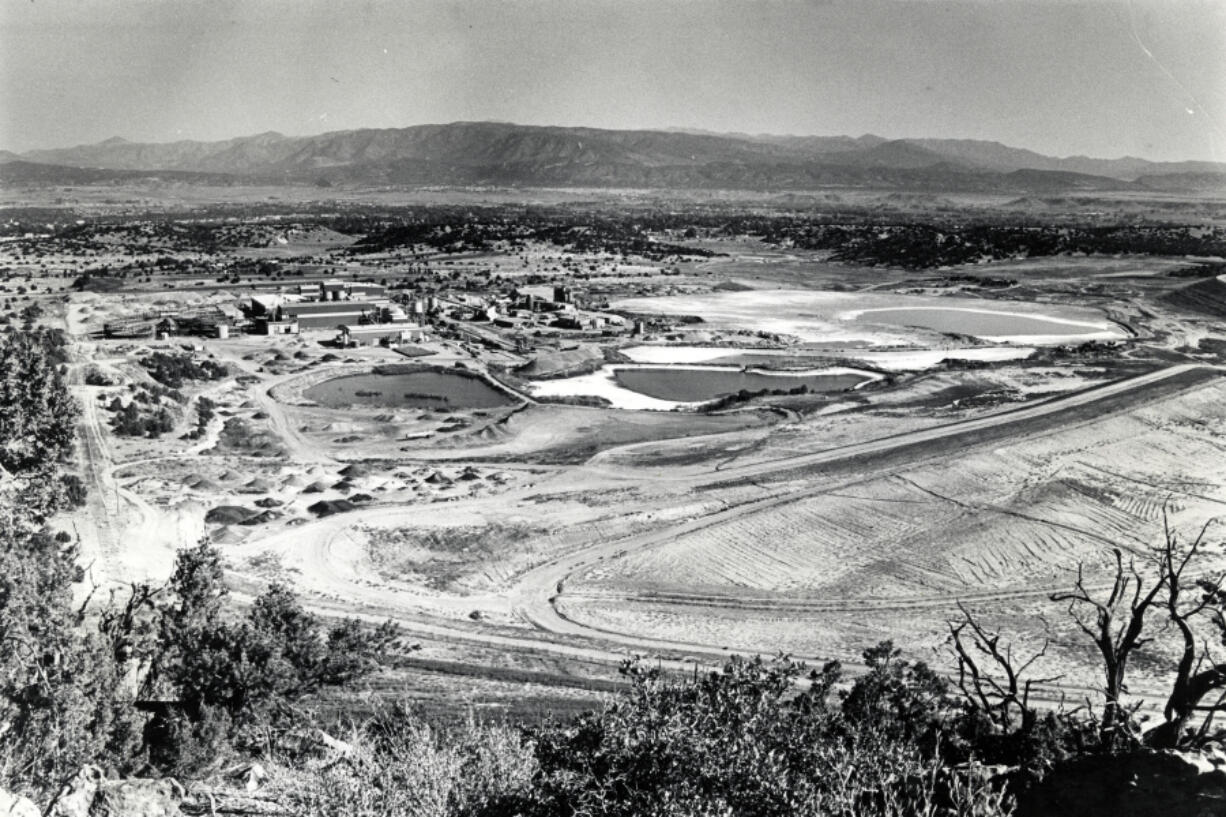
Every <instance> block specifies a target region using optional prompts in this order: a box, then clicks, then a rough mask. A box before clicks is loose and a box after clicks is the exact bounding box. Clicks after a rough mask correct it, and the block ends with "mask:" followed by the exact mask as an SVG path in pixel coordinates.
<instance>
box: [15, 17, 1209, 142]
mask: <svg viewBox="0 0 1226 817" xmlns="http://www.w3.org/2000/svg"><path fill="white" fill-rule="evenodd" d="M487 119H494V120H504V121H512V122H520V123H524V124H556V125H590V126H595V127H607V128H668V127H686V128H704V129H709V130H715V131H744V132H754V133H762V132H769V133H796V134H821V135H832V134H850V135H859V134H863V133H876V134H879V135H882V136H887V137H899V136H947V137H968V138H977V139H995V140H999V141H1002V142H1006V143H1008V144H1012V145H1015V146H1019V147H1028V148H1031V149H1034V150H1038V151H1041V152H1043V153H1049V154H1058V155H1069V154H1076V153H1082V154H1088V155H1093V156H1103V157H1114V156H1120V155H1124V154H1132V155H1139V156H1145V157H1148V158H1154V159H1184V158H1200V159H1217V160H1226V0H1132V1H1131V2H1129V0H1110V1H1107V0H1103V2H1076V1H1075V0H1025V1H1023V0H962V1H961V2H945V0H909V1H908V2H901V1H899V2H894V1H888V0H845V1H844V0H803V1H802V0H488V2H487V1H486V0H457V1H456V2H450V1H449V0H399V1H398V2H390V1H389V2H383V1H382V0H378V1H376V0H326V1H321V0H284V2H282V0H207V1H204V2H198V1H197V0H162V1H161V2H155V1H154V0H0V148H7V149H10V150H27V149H30V148H34V147H58V146H65V145H72V144H78V143H83V142H94V141H99V140H101V139H105V138H108V137H111V136H116V135H118V136H123V137H124V138H127V139H132V140H136V141H172V140H176V139H208V140H212V139H223V138H228V137H232V136H241V135H248V134H253V133H258V132H262V131H267V130H277V131H280V132H282V133H286V134H292V135H298V134H313V133H321V132H324V131H329V130H345V129H351V128H360V127H402V126H406V125H414V124H422V123H437V122H451V121H456V120H487Z"/></svg>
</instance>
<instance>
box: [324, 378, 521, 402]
mask: <svg viewBox="0 0 1226 817" xmlns="http://www.w3.org/2000/svg"><path fill="white" fill-rule="evenodd" d="M303 396H305V397H306V398H307V399H308V400H313V401H315V402H316V403H319V404H320V405H323V406H328V407H329V408H344V407H346V406H354V405H360V406H381V407H385V408H494V407H496V406H505V405H509V404H510V403H511V402H513V401H512V400H511V398H510V397H509V396H508V395H506V394H504V393H502V392H501V391H499V390H498V389H495V388H493V387H492V386H490V385H489V384H488V383H486V382H485V381H484V380H481V379H479V378H476V377H465V376H464V375H460V374H453V373H451V372H428V371H426V372H409V373H407V374H355V375H348V376H346V377H335V378H333V379H331V380H325V381H324V382H322V383H317V384H315V385H314V386H311V387H310V388H309V389H307V390H306V391H305V392H303Z"/></svg>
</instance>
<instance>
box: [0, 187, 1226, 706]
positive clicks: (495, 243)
mask: <svg viewBox="0 0 1226 817" xmlns="http://www.w3.org/2000/svg"><path fill="white" fill-rule="evenodd" d="M55 192H56V193H57V195H55V196H54V197H52V198H50V199H47V200H43V201H40V202H35V203H34V204H31V203H30V202H27V203H25V204H18V203H16V202H15V201H14V200H13V199H14V197H15V195H16V194H15V193H14V192H13V191H8V192H7V193H6V198H5V199H3V201H4V202H5V209H6V216H5V222H6V223H7V224H8V227H7V228H6V229H7V230H8V234H7V236H6V240H5V241H4V242H2V243H0V268H3V272H4V276H3V277H4V281H5V283H4V288H3V289H2V290H0V297H3V298H5V299H7V303H8V306H9V308H10V320H12V321H16V322H21V321H28V322H31V323H35V324H41V325H46V326H49V327H53V328H58V329H61V330H63V331H64V332H65V333H66V334H67V336H68V337H69V339H70V341H71V343H70V349H71V359H70V360H69V361H68V363H67V369H66V371H67V375H68V381H69V383H70V385H71V388H72V390H73V393H74V395H75V397H76V399H77V400H78V402H79V403H80V404H81V406H82V412H81V416H80V422H79V428H78V432H79V445H78V453H77V462H78V465H79V468H80V471H81V474H82V479H83V480H84V481H85V483H86V487H87V488H88V498H87V501H86V505H85V507H83V508H82V509H80V510H79V511H78V512H76V513H75V514H73V515H72V516H68V517H64V518H62V519H60V520H57V523H56V524H57V526H59V527H60V528H61V529H63V530H65V531H69V532H72V533H73V534H74V535H75V536H77V537H79V540H80V543H81V550H82V554H83V557H84V558H85V560H86V562H87V563H88V564H89V565H90V577H91V579H92V581H93V582H94V583H95V584H96V585H97V586H98V587H99V588H100V590H107V589H110V588H115V587H121V586H125V585H126V584H127V583H128V582H131V581H137V580H148V581H154V582H158V581H163V580H164V579H165V578H166V576H167V575H168V573H169V570H170V566H171V564H172V562H173V558H174V553H175V551H176V550H177V549H178V548H182V547H185V546H188V545H190V544H192V543H194V542H195V541H197V540H198V539H199V538H200V537H202V536H208V537H209V538H210V539H211V540H212V541H213V542H215V543H217V544H218V545H219V546H220V547H221V549H222V552H223V553H224V555H225V559H226V570H227V577H228V581H229V582H230V584H231V586H232V588H233V590H234V595H235V597H236V598H237V599H239V600H240V601H242V600H244V599H249V598H251V597H252V596H253V595H255V594H256V593H258V592H259V590H260V589H261V588H262V587H263V586H265V585H266V584H267V583H268V582H273V581H276V582H282V583H285V584H287V585H288V586H290V587H291V588H292V589H294V590H295V591H296V592H297V593H299V594H300V596H301V598H302V599H303V600H304V602H305V603H306V604H307V605H308V606H310V607H311V608H312V609H314V610H316V611H319V612H321V613H325V614H328V615H352V614H356V615H358V616H360V617H362V618H364V619H366V620H369V621H377V620H381V619H386V618H392V619H394V620H395V621H397V622H398V623H399V624H400V625H401V626H402V628H403V630H404V632H405V633H406V635H407V637H408V638H409V639H410V640H411V641H412V642H413V644H414V645H415V646H416V647H417V648H418V649H416V650H415V651H413V652H411V653H406V654H405V655H404V656H400V657H397V658H396V660H395V661H393V662H391V663H390V664H389V667H388V668H386V669H385V670H384V672H383V674H382V675H380V676H379V678H378V679H377V681H376V682H375V684H374V686H373V689H374V690H375V692H376V694H379V695H387V696H389V697H400V698H404V699H420V700H429V701H430V702H431V703H430V706H431V707H434V708H441V709H447V708H448V707H449V706H450V707H452V708H453V709H454V711H455V712H461V711H463V710H464V709H465V708H466V707H468V708H471V707H478V708H482V709H483V711H485V710H488V711H491V712H495V713H497V712H502V713H509V712H515V713H520V714H522V713H523V712H524V711H525V709H533V710H534V711H535V712H537V713H538V714H539V715H541V716H544V715H548V714H549V713H557V712H566V711H571V710H573V709H575V708H577V707H578V706H579V705H580V704H582V703H584V702H590V701H591V700H592V699H594V698H598V697H600V696H601V695H604V694H606V693H607V692H608V691H609V690H612V689H615V688H617V686H618V684H619V683H620V681H619V677H618V673H617V667H618V665H619V663H620V661H621V660H622V659H623V658H624V657H626V656H628V655H631V654H646V655H652V656H656V657H658V658H660V660H661V661H662V662H663V665H664V666H667V667H669V668H681V667H684V666H687V663H686V662H693V661H698V662H700V663H711V662H714V661H717V660H718V659H719V658H720V657H721V656H724V655H726V654H727V653H729V652H737V653H763V654H775V653H779V652H786V653H790V654H792V655H795V656H799V657H803V658H805V659H808V660H812V661H824V660H829V659H838V660H840V661H843V662H845V663H847V664H849V665H850V666H853V667H854V665H855V663H856V661H857V658H858V656H859V655H860V653H861V651H862V650H863V649H864V648H865V647H868V646H871V645H873V644H875V643H876V642H878V641H881V640H884V639H893V640H894V641H895V642H896V643H897V644H899V645H901V646H903V648H904V650H905V651H906V652H907V653H908V654H909V655H911V656H913V657H916V658H923V659H925V660H927V661H929V662H931V663H932V664H933V665H934V666H938V667H946V666H948V665H949V660H948V656H947V654H946V653H945V652H944V650H945V647H944V646H943V645H944V643H945V639H946V637H947V633H948V631H947V627H946V622H947V621H948V620H949V619H950V618H951V617H952V616H954V615H956V613H957V607H956V605H957V604H958V603H959V602H962V603H964V604H965V605H966V606H967V607H968V608H971V609H974V610H975V611H977V612H978V613H980V614H981V615H982V616H983V617H984V618H985V620H988V621H991V622H992V623H993V624H994V625H995V626H998V627H1000V628H1001V629H1002V631H1004V632H1006V633H1008V634H1010V636H1011V637H1013V638H1014V639H1015V640H1016V641H1017V643H1018V644H1019V645H1026V646H1031V647H1033V646H1035V645H1037V644H1040V643H1041V642H1042V641H1043V640H1044V639H1047V640H1049V641H1050V643H1051V647H1050V649H1049V651H1048V654H1047V657H1046V659H1045V661H1046V664H1047V667H1048V668H1055V667H1059V668H1061V674H1062V675H1063V680H1062V681H1060V682H1059V684H1057V685H1056V687H1055V689H1056V691H1059V690H1060V689H1063V690H1065V691H1067V692H1071V693H1074V694H1081V693H1083V692H1084V691H1085V690H1086V689H1089V688H1090V687H1092V685H1093V684H1094V683H1095V679H1094V677H1093V673H1092V669H1091V668H1092V667H1093V655H1092V654H1091V645H1089V644H1088V642H1086V641H1085V640H1084V639H1083V638H1082V637H1080V635H1079V634H1078V633H1077V632H1075V631H1074V630H1073V629H1072V628H1071V626H1070V625H1069V623H1068V621H1067V619H1066V617H1065V616H1064V615H1063V610H1062V608H1061V607H1060V606H1059V605H1054V604H1053V603H1052V602H1050V601H1049V600H1048V596H1049V595H1050V594H1051V593H1052V592H1054V591H1057V590H1061V589H1066V588H1068V587H1069V586H1070V584H1071V582H1072V581H1073V579H1074V577H1075V575H1076V572H1077V570H1078V569H1079V568H1080V569H1081V570H1082V571H1083V574H1084V575H1085V577H1086V581H1087V582H1088V583H1090V584H1096V583H1097V584H1101V583H1102V582H1103V581H1105V579H1106V576H1107V571H1108V569H1109V568H1110V566H1111V564H1112V562H1111V559H1112V556H1111V554H1112V549H1114V548H1120V549H1122V550H1123V551H1124V552H1126V553H1128V554H1132V555H1134V556H1136V557H1137V558H1145V557H1146V555H1147V554H1148V552H1149V548H1152V547H1153V546H1155V545H1156V544H1158V543H1159V541H1160V540H1161V537H1162V531H1163V521H1164V514H1165V516H1166V519H1167V520H1168V522H1169V523H1170V524H1171V525H1173V526H1174V527H1176V528H1177V529H1179V530H1193V529H1198V528H1199V526H1201V525H1203V524H1205V523H1206V522H1208V521H1210V520H1213V519H1216V518H1218V517H1224V518H1226V466H1223V463H1226V368H1224V366H1226V277H1221V276H1223V275H1224V274H1226V268H1224V266H1223V264H1224V262H1223V259H1222V257H1221V250H1220V247H1221V245H1222V242H1223V238H1222V236H1223V233H1222V229H1223V228H1222V225H1223V223H1226V204H1223V203H1222V202H1221V201H1219V200H1217V199H1213V198H1204V199H1195V200H1190V201H1189V202H1187V203H1186V204H1187V207H1186V208H1184V209H1180V210H1179V211H1178V219H1181V220H1178V221H1177V220H1176V216H1174V215H1172V211H1171V209H1170V208H1169V207H1168V206H1167V205H1169V202H1165V201H1155V202H1150V203H1148V204H1147V203H1146V202H1144V201H1136V200H1130V201H1128V202H1126V203H1121V202H1118V201H1114V200H1111V199H1109V198H1104V199H1095V198H1093V197H1089V198H1087V199H1086V200H1084V201H1082V200H1080V199H1073V198H1069V199H1065V200H1062V201H1061V202H1060V203H1058V204H1052V203H1048V204H1045V205H1043V206H1041V207H1040V206H1039V205H1034V206H1033V207H1031V206H1030V205H1026V204H1025V203H1021V204H1018V203H1013V204H1010V203H1009V202H1005V201H1000V200H993V199H991V198H989V197H980V198H974V197H967V198H965V199H960V200H958V201H956V202H954V201H952V200H951V201H947V202H946V204H945V205H943V206H949V207H955V208H958V209H959V212H960V214H961V216H962V217H965V218H973V219H977V220H980V221H985V220H986V221H989V222H990V221H991V220H992V219H997V220H999V221H1000V222H1001V223H1007V222H1008V221H1009V219H1010V218H1011V217H1012V216H1011V215H1010V214H1016V212H1017V208H1022V209H1026V208H1028V207H1031V209H1030V210H1028V211H1027V216H1026V217H1027V218H1028V219H1032V220H1033V219H1037V220H1040V221H1041V220H1043V219H1048V220H1050V221H1051V222H1052V223H1057V224H1061V225H1064V227H1065V228H1066V229H1068V230H1074V229H1076V225H1078V224H1080V223H1081V222H1080V221H1079V218H1081V217H1080V216H1078V213H1079V212H1081V211H1085V212H1087V213H1088V212H1093V213H1096V214H1100V215H1095V216H1093V217H1092V218H1091V217H1090V216H1086V217H1085V220H1087V223H1092V224H1093V225H1095V226H1096V227H1097V226H1098V225H1100V223H1101V222H1102V220H1103V219H1104V218H1107V219H1110V218H1111V217H1112V216H1111V215H1110V214H1111V213H1115V212H1116V211H1117V210H1118V215H1119V219H1120V223H1125V222H1126V223H1128V224H1130V225H1134V227H1130V228H1129V229H1138V230H1144V229H1152V230H1154V231H1159V232H1160V231H1163V230H1168V229H1169V230H1174V231H1175V232H1176V233H1177V234H1178V235H1180V236H1184V237H1185V238H1186V237H1187V236H1189V235H1194V236H1195V239H1193V238H1186V240H1187V242H1188V246H1187V247H1183V248H1182V249H1181V251H1180V252H1174V251H1169V252H1163V253H1162V254H1155V253H1152V252H1149V251H1148V250H1147V251H1141V250H1137V251H1136V252H1118V251H1113V252H1109V253H1108V252H1102V253H1093V252H1078V253H1063V254H1056V255H1050V256H1036V257H1026V256H1022V255H1013V256H1011V257H1007V258H999V259H994V260H992V259H989V258H987V257H985V258H983V259H981V260H980V262H979V263H962V264H956V265H947V266H940V267H931V268H929V267H915V266H913V265H910V264H909V263H905V262H904V260H896V261H895V262H886V261H882V262H880V263H866V262H864V261H854V262H853V261H850V260H846V259H842V258H841V257H840V256H839V253H838V251H836V250H834V249H831V248H829V247H806V246H805V242H804V240H803V238H804V236H805V235H807V233H803V232H802V231H800V230H799V228H798V227H796V225H798V224H803V223H806V222H805V219H812V220H815V221H816V220H818V219H819V218H820V219H822V220H829V219H830V218H834V217H837V216H838V214H840V213H843V214H844V215H845V217H846V218H847V219H849V220H854V221H855V222H856V223H862V222H863V221H864V220H865V219H869V218H871V217H873V216H874V215H875V216H876V217H879V218H881V219H883V220H885V221H889V222H890V223H910V221H912V220H915V219H921V218H925V217H926V216H925V213H926V212H927V210H926V208H927V207H928V205H929V204H930V203H931V202H929V201H927V200H926V199H925V197H924V196H919V195H916V196H909V197H904V198H902V199H890V198H888V197H887V196H885V195H884V194H883V195H880V196H877V195H874V194H868V193H860V194H856V196H850V195H849V196H845V197H844V198H842V199H840V200H838V201H834V200H831V199H830V198H829V197H818V198H816V199H814V200H813V202H811V203H810V204H805V203H803V202H801V203H797V202H796V201H792V200H789V201H788V202H785V203H779V202H775V201H772V200H771V199H766V198H751V197H749V196H748V195H747V196H746V199H745V200H738V199H737V198H736V197H735V196H733V197H731V198H730V199H729V200H728V201H721V202H714V201H712V200H711V199H710V197H704V198H703V199H701V200H694V199H687V198H686V197H684V196H678V197H676V198H672V199H669V198H667V197H665V196H664V194H662V193H658V192H657V193H650V194H647V193H642V194H635V193H629V192H628V193H626V194H625V195H624V196H616V197H614V196H609V197H602V196H601V195H600V194H596V193H590V191H587V192H584V193H583V195H580V193H579V192H578V191H542V192H540V193H539V195H538V196H537V198H536V206H535V209H528V210H525V209H524V208H522V207H520V206H518V205H517V204H514V203H512V199H514V197H515V195H517V194H516V193H515V191H489V192H487V193H482V192H480V191H472V190H464V191H438V192H437V193H435V194H433V195H434V198H433V200H430V201H426V199H428V198H429V196H428V195H427V194H425V193H420V192H419V193H417V194H415V196H416V198H415V199H414V200H411V201H408V200H396V199H395V197H394V196H389V195H387V194H386V193H380V192H378V191H368V192H367V193H362V192H360V191H358V192H350V193H337V195H336V197H335V198H330V199H328V200H326V201H321V200H319V199H318V198H317V197H316V196H315V195H312V196H307V195H306V194H305V193H304V192H303V191H297V193H294V194H293V195H291V194H290V193H286V196H287V198H285V199H284V200H281V201H279V202H272V201H269V200H267V198H264V199H259V198H257V197H255V196H254V193H253V194H252V195H253V198H252V200H251V201H249V202H246V203H236V202H234V201H233V200H231V199H230V198H229V197H232V196H234V195H235V193H234V191H229V190H218V191H215V193H213V194H209V193H208V192H207V191H202V190H193V191H191V194H190V195H188V193H187V192H183V194H182V196H177V195H175V194H173V191H161V192H160V193H159V194H157V195H156V196H154V198H155V199H157V198H158V196H160V197H161V198H160V199H159V200H157V201H156V202H152V203H151V200H150V199H149V198H145V197H141V196H137V195H136V193H133V194H132V196H131V197H127V198H125V196H124V191H123V190H122V189H117V190H115V191H112V193H113V195H111V196H110V197H109V198H107V199H103V198H101V197H99V195H98V193H97V192H96V191H88V190H77V191H75V192H74V191H72V190H58V191H55ZM320 192H321V191H315V193H316V194H318V193H320ZM31 195H32V196H34V197H35V198H37V197H38V196H39V195H42V196H48V195H50V194H49V193H48V192H47V191H43V192H41V193H37V195H36V194H35V193H31ZM210 195H212V196H213V197H210ZM142 196H143V194H142ZM116 202H123V203H122V204H120V203H116ZM35 204H37V206H35ZM426 205H429V206H428V207H427V206H426ZM810 206H812V208H813V209H806V208H808V207H810ZM817 208H820V213H819V211H818V209H817ZM840 208H842V209H840ZM1011 208H1012V209H1011ZM1147 208H1148V209H1147ZM666 210H667V212H668V215H667V217H664V216H662V215H660V214H661V213H663V212H665V211H666ZM832 210H833V212H834V213H835V214H836V215H835V216H831V215H830V213H831V212H832ZM844 211H845V212H844ZM426 212H428V215H429V219H427V220H423V218H422V214H423V213H426ZM1104 212H1105V213H1107V214H1108V215H1107V216H1102V215H1101V213H1104ZM1146 219H1149V220H1148V221H1147V220H1146ZM772 220H773V221H772ZM1184 220H1186V221H1188V222H1189V223H1192V224H1194V225H1195V227H1196V229H1195V230H1194V231H1192V232H1189V231H1187V230H1185V229H1184V226H1186V225H1184ZM423 224H424V225H426V226H423ZM1136 224H1141V225H1143V226H1142V227H1135V225H1136ZM1172 224H1174V226H1171V225H1172ZM460 225H463V226H464V227H465V228H466V230H465V231H464V233H463V236H464V237H463V238H457V237H456V236H457V235H458V234H459V231H458V230H457V231H454V232H453V231H451V230H444V229H443V227H444V226H460ZM772 225H773V226H772ZM768 227H769V228H770V229H767V228H768ZM789 229H790V230H793V233H794V235H793V234H791V233H788V230H789ZM1145 246H1150V245H1145ZM1162 246H1169V242H1168V244H1163V245H1162ZM1218 530H1219V532H1220V533H1221V534H1222V535H1226V524H1223V526H1222V527H1221V528H1220V529H1218ZM1219 538H1220V537H1219ZM1216 567H1226V560H1224V557H1223V556H1222V554H1221V553H1220V552H1218V551H1214V552H1213V554H1212V559H1211V560H1210V561H1209V562H1208V563H1207V564H1206V568H1205V569H1212V568H1216ZM100 597H101V596H100ZM1168 647H1169V645H1165V644H1163V643H1159V644H1157V645H1156V646H1155V649H1156V650H1159V651H1161V650H1166V649H1168ZM1140 670H1141V674H1140V675H1138V676H1137V683H1136V684H1135V691H1136V692H1137V693H1138V694H1142V695H1143V694H1144V693H1145V692H1146V683H1149V682H1150V681H1152V682H1153V684H1154V686H1155V688H1156V687H1157V686H1158V685H1159V683H1158V681H1159V679H1149V678H1147V677H1146V676H1145V674H1144V673H1145V670H1146V668H1145V667H1144V666H1142V667H1141V668H1140ZM1061 684H1062V685H1063V686H1060V685H1061ZM1052 694H1056V692H1053V693H1052Z"/></svg>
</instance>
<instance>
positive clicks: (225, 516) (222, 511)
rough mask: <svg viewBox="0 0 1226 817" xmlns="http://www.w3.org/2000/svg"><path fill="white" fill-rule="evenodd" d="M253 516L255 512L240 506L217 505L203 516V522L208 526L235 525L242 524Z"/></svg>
mask: <svg viewBox="0 0 1226 817" xmlns="http://www.w3.org/2000/svg"><path fill="white" fill-rule="evenodd" d="M255 514H256V512H255V511H253V510H251V509H250V508H244V507H242V506H241V505H218V506H217V507H216V508H210V509H209V511H208V513H206V514H205V515H204V521H205V522H207V523H208V524H210V525H235V524H242V523H243V521H244V520H246V519H248V518H250V517H252V516H255Z"/></svg>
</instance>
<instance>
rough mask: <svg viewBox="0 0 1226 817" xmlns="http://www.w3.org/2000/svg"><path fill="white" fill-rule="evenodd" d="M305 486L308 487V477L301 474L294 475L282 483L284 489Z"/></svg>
mask: <svg viewBox="0 0 1226 817" xmlns="http://www.w3.org/2000/svg"><path fill="white" fill-rule="evenodd" d="M305 485H307V481H306V477H304V476H302V475H301V474H294V475H293V476H289V477H286V478H285V479H284V480H282V481H281V487H282V488H302V487H304V486H305Z"/></svg>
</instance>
